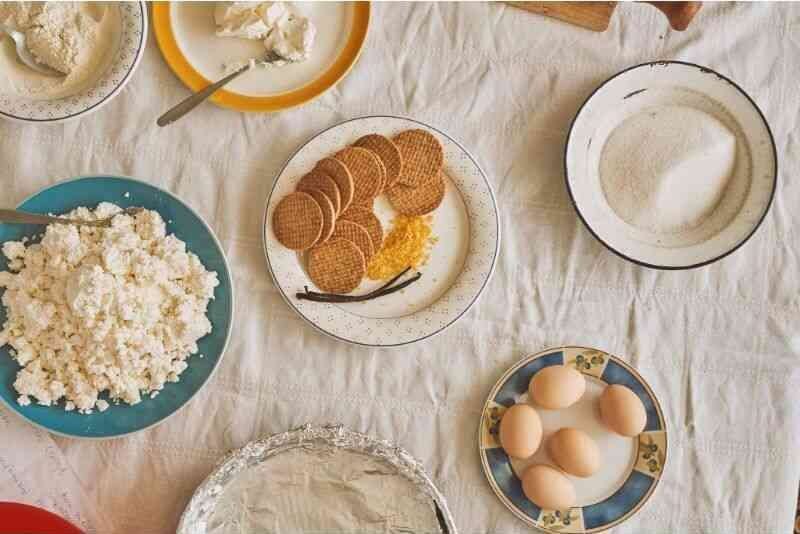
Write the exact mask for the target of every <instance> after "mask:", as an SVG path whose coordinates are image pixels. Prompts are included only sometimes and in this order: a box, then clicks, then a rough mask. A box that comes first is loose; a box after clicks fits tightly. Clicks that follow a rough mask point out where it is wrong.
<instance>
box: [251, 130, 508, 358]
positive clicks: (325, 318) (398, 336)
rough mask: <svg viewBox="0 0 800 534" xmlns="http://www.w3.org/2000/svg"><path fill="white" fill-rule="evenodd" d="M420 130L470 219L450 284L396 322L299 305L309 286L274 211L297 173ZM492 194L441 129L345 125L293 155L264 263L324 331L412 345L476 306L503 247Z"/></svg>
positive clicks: (357, 340) (281, 180)
mask: <svg viewBox="0 0 800 534" xmlns="http://www.w3.org/2000/svg"><path fill="white" fill-rule="evenodd" d="M411 128H423V129H425V130H428V131H429V132H431V133H432V134H433V135H435V136H436V137H437V139H439V141H440V142H441V143H442V147H443V149H444V162H445V169H446V170H447V171H448V173H449V176H450V178H451V180H452V182H453V183H454V184H455V185H456V187H457V188H458V190H459V192H460V194H461V197H462V199H463V200H464V204H465V205H466V207H467V213H468V215H469V224H470V228H469V248H468V251H467V256H466V260H465V262H464V267H463V269H462V271H461V273H460V274H459V275H458V277H457V278H456V279H455V282H454V283H453V285H452V286H451V287H450V288H449V289H448V290H447V291H446V292H445V293H444V295H442V297H441V298H439V300H437V301H436V302H435V303H433V304H432V305H430V306H428V307H427V308H425V309H423V310H420V311H418V312H416V313H413V314H410V315H406V316H403V317H397V318H392V319H371V318H367V317H360V316H356V315H353V314H350V313H348V312H346V311H345V310H344V309H342V308H339V307H337V306H335V305H331V304H323V303H319V302H309V301H301V300H297V299H295V298H294V294H295V293H296V292H297V291H298V290H302V288H303V286H305V285H309V280H308V278H307V277H306V274H305V272H304V270H303V269H302V267H301V265H300V264H299V262H298V258H297V255H296V254H295V253H294V252H293V251H290V250H288V249H286V248H285V247H283V246H282V245H281V244H280V243H278V241H277V240H276V239H275V234H274V233H273V232H272V229H271V225H269V224H267V223H268V221H270V220H272V210H273V209H274V208H275V206H276V205H277V203H278V202H279V201H280V199H281V198H283V197H284V196H285V195H287V194H289V193H291V192H292V191H293V190H294V187H295V182H296V180H297V177H298V176H301V175H302V173H303V172H304V171H305V172H307V171H308V169H310V168H312V167H313V166H314V164H315V163H316V162H317V161H319V160H320V159H322V158H323V157H325V156H327V155H330V154H333V153H335V152H337V151H338V150H341V149H342V148H344V147H345V146H347V145H348V144H351V143H353V142H355V140H356V139H358V138H359V137H361V136H363V135H366V134H368V133H379V134H383V135H385V136H387V137H392V136H393V135H395V134H397V133H399V132H401V131H403V130H407V129H411ZM499 221H500V220H499V215H498V211H497V202H496V200H495V196H494V192H493V191H492V187H491V185H490V184H489V181H488V180H487V178H486V175H485V174H484V172H483V170H482V169H481V168H480V166H479V165H478V163H477V161H476V160H475V158H473V157H472V155H470V153H469V152H467V150H466V149H465V148H464V147H462V146H461V145H460V144H459V143H458V142H457V141H455V140H454V139H452V138H451V137H449V136H448V135H447V134H445V133H444V132H441V131H439V130H437V129H436V128H433V127H431V126H428V125H426V124H422V123H420V122H418V121H415V120H413V119H408V118H402V117H394V116H371V117H361V118H356V119H351V120H349V121H345V122H343V123H340V124H338V125H336V126H333V127H331V128H329V129H327V130H325V131H323V132H322V133H320V134H318V135H317V136H315V137H314V138H312V139H311V140H310V141H308V142H307V143H305V144H304V145H303V146H301V147H300V148H299V149H298V150H297V152H295V154H294V155H293V156H292V157H291V158H289V161H288V162H287V163H286V165H285V166H284V168H283V169H282V170H281V171H280V173H279V174H278V177H277V178H276V180H275V184H274V185H273V188H272V191H271V192H270V194H269V197H268V198H267V205H266V209H265V211H264V224H263V232H264V233H263V238H264V253H265V254H266V257H267V264H268V266H269V269H270V271H271V273H272V277H273V279H274V281H275V286H276V287H277V289H278V290H279V291H280V293H281V295H282V296H283V298H284V299H285V300H286V302H287V303H288V304H289V306H290V307H291V308H292V309H294V310H295V311H296V312H297V313H299V314H300V316H301V317H303V318H304V319H305V320H306V321H308V322H309V323H310V324H311V325H312V326H314V327H315V328H317V329H318V330H320V331H321V332H323V333H325V334H327V335H329V336H332V337H334V338H336V339H339V340H341V341H345V342H347V343H353V344H357V345H366V346H372V347H393V346H400V345H405V344H408V343H414V342H416V341H421V340H423V339H426V338H429V337H431V336H433V335H436V334H438V333H440V332H442V331H443V330H444V329H445V328H447V327H448V326H450V325H452V324H453V323H455V322H456V321H457V320H458V319H459V318H461V317H462V316H463V315H464V314H465V313H466V312H467V311H468V310H469V309H470V308H471V307H472V305H473V304H474V303H475V302H476V301H477V299H478V297H479V296H480V294H481V292H482V291H483V289H484V288H485V287H486V284H487V283H488V282H489V279H490V278H491V275H492V273H493V272H494V267H495V263H496V261H497V255H498V252H499V249H500V222H499Z"/></svg>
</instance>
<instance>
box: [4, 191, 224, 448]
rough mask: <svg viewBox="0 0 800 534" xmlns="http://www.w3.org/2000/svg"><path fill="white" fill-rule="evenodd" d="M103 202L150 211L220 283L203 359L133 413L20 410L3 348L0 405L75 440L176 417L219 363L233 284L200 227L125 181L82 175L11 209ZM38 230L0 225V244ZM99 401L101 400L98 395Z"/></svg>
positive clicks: (12, 365)
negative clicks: (85, 413) (0, 402)
mask: <svg viewBox="0 0 800 534" xmlns="http://www.w3.org/2000/svg"><path fill="white" fill-rule="evenodd" d="M104 201H107V202H113V203H114V204H117V205H118V206H121V207H130V206H141V207H144V208H147V209H150V210H155V211H157V212H158V213H159V214H160V215H161V217H163V219H164V221H166V223H167V233H170V234H175V235H176V236H177V237H178V238H180V239H182V240H183V241H185V242H186V248H187V249H188V250H190V251H191V252H193V253H195V254H196V255H197V256H198V257H199V258H200V261H201V262H202V263H203V265H204V266H205V267H206V269H208V270H211V271H216V272H217V275H218V277H219V282H220V284H219V286H217V288H216V289H215V291H214V299H213V300H212V301H211V302H210V303H209V306H208V318H209V320H210V321H211V324H212V326H213V330H212V332H211V333H210V334H208V335H207V336H205V337H204V338H202V339H201V340H200V341H199V342H198V346H199V348H200V352H199V354H202V355H203V358H199V357H198V356H197V355H194V356H192V357H191V358H190V359H189V360H188V363H189V367H188V369H186V370H185V371H184V372H183V374H181V377H180V382H177V383H174V384H173V383H170V384H167V385H166V386H164V389H163V390H162V391H161V393H160V394H159V395H158V396H156V397H155V398H154V399H151V398H149V397H148V396H145V397H144V399H143V400H142V402H140V403H139V404H137V405H135V406H129V405H127V404H124V403H123V404H119V405H115V404H112V405H111V406H110V407H109V408H108V409H107V410H106V411H104V412H102V413H101V412H97V411H95V413H92V414H90V415H83V414H79V413H77V412H66V411H64V409H63V401H62V404H60V405H59V406H50V407H47V406H39V405H36V404H31V405H30V406H20V405H19V404H17V400H16V399H17V397H18V394H17V393H16V391H15V390H14V387H13V383H14V379H15V378H16V375H17V372H18V371H19V369H20V366H19V365H18V364H17V362H15V361H14V360H13V359H12V358H11V356H10V355H9V351H8V349H9V347H8V346H4V347H0V401H2V402H3V403H4V404H5V405H6V406H8V408H10V409H11V410H12V411H14V412H16V413H17V414H19V415H21V416H22V417H23V418H25V419H27V420H28V421H30V422H31V423H33V424H34V425H37V426H39V427H42V428H44V429H46V430H49V431H50V432H53V433H56V434H61V435H64V436H69V437H75V438H93V439H108V438H115V437H120V436H124V435H126V434H131V433H134V432H138V431H140V430H144V429H145V428H148V427H151V426H153V425H156V424H158V423H161V422H163V421H164V420H165V419H166V418H168V417H169V416H170V415H172V414H174V413H175V412H177V411H178V410H180V409H181V408H182V407H183V406H185V405H186V403H188V402H189V401H190V400H191V398H192V397H193V396H194V395H195V394H196V393H197V392H198V391H200V389H201V388H202V387H203V385H204V384H205V383H206V382H207V381H208V379H209V378H210V377H211V375H212V374H213V373H214V370H215V369H216V368H217V366H218V365H219V363H220V361H221V360H222V356H223V354H224V353H225V347H226V345H227V344H228V338H229V337H230V333H231V326H232V321H233V284H232V282H231V275H230V271H229V269H228V263H227V260H226V259H225V254H224V252H223V251H222V247H221V246H220V244H219V241H217V238H216V237H215V236H214V233H213V232H212V230H211V229H210V228H209V227H208V225H207V224H206V223H205V221H203V219H202V218H200V216H199V215H197V213H195V212H194V211H193V210H192V209H191V208H190V207H189V206H187V205H186V204H184V203H183V202H181V201H180V200H179V199H178V198H176V197H175V196H173V195H172V194H170V193H168V192H166V191H164V190H162V189H159V188H157V187H155V186H152V185H150V184H147V183H145V182H140V181H138V180H134V179H132V178H124V177H119V176H89V177H82V178H76V179H73V180H68V181H65V182H60V183H57V184H55V185H53V186H51V187H48V188H47V189H44V190H43V191H40V192H39V193H36V194H35V195H33V196H31V197H30V198H28V199H27V200H25V201H24V202H22V204H20V205H19V206H18V208H19V209H20V210H24V211H29V212H33V213H64V212H67V211H69V210H72V209H74V208H77V207H79V206H87V207H92V208H93V207H94V206H96V205H97V204H99V203H100V202H104ZM43 230H44V227H42V226H34V225H12V224H0V243H4V242H6V241H15V240H19V239H21V238H22V237H24V236H29V237H31V236H35V235H37V234H40V233H41V232H42V231H43ZM0 256H2V254H0ZM5 270H8V263H7V261H6V258H5V257H4V256H3V257H2V258H0V271H5ZM5 320H6V310H5V307H4V306H2V305H0V323H5ZM101 398H105V399H106V400H107V399H108V397H106V396H105V395H101Z"/></svg>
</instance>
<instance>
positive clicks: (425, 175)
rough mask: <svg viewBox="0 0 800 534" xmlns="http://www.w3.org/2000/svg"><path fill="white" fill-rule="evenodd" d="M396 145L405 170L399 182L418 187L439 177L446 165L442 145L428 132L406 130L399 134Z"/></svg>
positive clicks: (395, 138) (395, 139)
mask: <svg viewBox="0 0 800 534" xmlns="http://www.w3.org/2000/svg"><path fill="white" fill-rule="evenodd" d="M392 141H394V144H395V145H397V148H398V149H399V150H400V155H401V156H402V158H403V169H402V172H401V174H400V177H399V178H398V179H397V181H398V182H399V183H401V184H403V185H407V186H409V187H417V186H420V185H423V184H425V183H427V182H430V181H433V180H435V179H436V177H437V176H439V173H440V172H441V170H442V165H443V164H444V151H443V150H442V144H441V143H439V140H438V139H436V137H434V135H433V134H432V133H430V132H428V131H426V130H406V131H404V132H400V133H399V134H397V135H396V136H395V137H394V139H392Z"/></svg>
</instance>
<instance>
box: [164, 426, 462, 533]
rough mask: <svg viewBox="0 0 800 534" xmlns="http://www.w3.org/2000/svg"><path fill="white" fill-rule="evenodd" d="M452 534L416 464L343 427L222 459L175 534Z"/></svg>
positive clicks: (306, 431) (315, 429)
mask: <svg viewBox="0 0 800 534" xmlns="http://www.w3.org/2000/svg"><path fill="white" fill-rule="evenodd" d="M311 531H314V532H326V533H334V532H336V533H343V532H347V533H348V534H355V533H366V532H370V533H373V532H384V533H409V532H414V533H415V534H434V533H435V534H457V531H456V527H455V524H454V522H453V518H452V515H451V514H450V511H449V510H448V508H447V504H446V502H445V500H444V497H443V496H442V494H441V493H440V492H439V491H438V490H437V489H436V487H435V486H434V485H433V482H431V480H430V478H429V477H428V475H427V474H426V473H425V470H424V469H423V467H422V464H421V463H420V462H419V461H418V460H417V459H415V458H414V457H413V456H411V455H410V454H409V453H408V452H406V451H405V450H403V449H401V448H399V447H396V446H394V445H392V444H391V443H389V442H386V441H382V440H377V439H374V438H371V437H369V436H367V435H365V434H360V433H358V432H353V431H350V430H346V429H345V428H343V427H342V426H341V425H327V426H312V425H304V426H302V427H300V428H297V429H295V430H291V431H289V432H284V433H282V434H276V435H274V436H271V437H269V438H266V439H261V440H257V441H253V442H250V443H248V444H247V445H245V446H244V447H242V448H241V449H238V450H235V451H233V452H230V453H229V454H228V455H226V456H225V457H224V458H223V459H222V460H221V462H220V463H219V465H218V466H217V468H216V469H215V470H214V471H213V472H212V473H211V474H210V475H209V476H208V478H207V479H206V480H205V481H204V482H203V483H202V484H201V485H200V486H199V487H198V488H197V490H196V491H195V494H194V496H193V497H192V499H191V501H190V502H189V504H188V506H187V507H186V510H185V511H184V513H183V516H182V517H181V521H180V524H179V526H178V531H177V534H233V533H236V534H240V533H251V532H252V533H255V532H258V533H259V534H267V533H275V534H279V533H280V534H288V533H291V534H296V533H298V532H311Z"/></svg>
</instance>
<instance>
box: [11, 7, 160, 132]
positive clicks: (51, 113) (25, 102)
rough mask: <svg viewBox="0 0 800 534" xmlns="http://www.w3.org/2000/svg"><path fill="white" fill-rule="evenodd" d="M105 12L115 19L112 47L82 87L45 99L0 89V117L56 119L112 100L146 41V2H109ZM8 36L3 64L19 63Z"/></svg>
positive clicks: (80, 113) (68, 117)
mask: <svg viewBox="0 0 800 534" xmlns="http://www.w3.org/2000/svg"><path fill="white" fill-rule="evenodd" d="M107 9H108V12H107V13H106V15H105V16H110V17H113V18H114V20H115V22H116V20H117V19H118V26H119V29H118V30H117V35H116V36H115V47H116V48H115V50H114V51H113V52H112V53H111V54H110V56H109V59H108V62H107V64H106V65H107V66H106V67H105V69H104V70H102V71H101V72H98V73H97V76H96V77H95V79H94V80H89V81H88V82H87V85H86V86H84V87H78V88H76V92H74V93H70V94H68V95H66V96H63V97H61V98H56V99H51V100H45V99H33V98H30V97H26V96H22V95H20V94H18V93H15V92H13V90H10V89H9V90H6V89H4V90H2V91H0V117H3V118H6V119H10V120H14V121H20V122H34V123H55V122H63V121H67V120H72V119H76V118H78V117H82V116H84V115H87V114H89V113H93V112H95V111H97V110H98V109H100V108H101V107H102V106H104V105H105V104H107V103H108V102H110V101H111V99H113V98H114V97H115V96H116V95H117V94H119V92H120V91H121V90H122V88H123V87H125V85H126V84H127V83H128V82H129V81H130V79H131V77H132V76H133V73H134V72H135V70H136V67H137V66H138V65H139V61H140V60H141V59H142V55H143V53H144V49H145V45H146V43H147V6H146V5H145V3H144V2H119V3H117V2H109V3H108V5H107ZM9 41H10V39H3V40H2V41H0V50H1V51H2V57H0V61H2V66H3V68H8V69H17V68H19V69H24V68H25V67H21V66H18V64H17V63H16V59H15V58H14V56H13V49H12V48H11V46H10V42H9Z"/></svg>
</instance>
